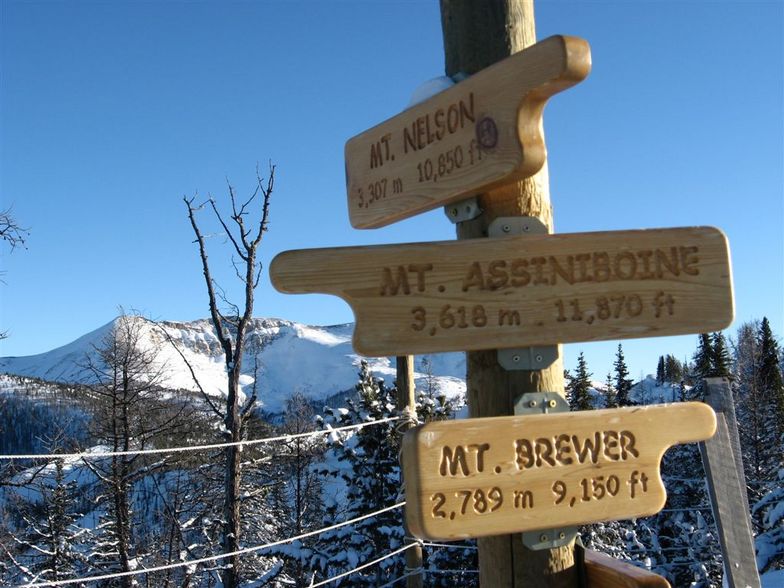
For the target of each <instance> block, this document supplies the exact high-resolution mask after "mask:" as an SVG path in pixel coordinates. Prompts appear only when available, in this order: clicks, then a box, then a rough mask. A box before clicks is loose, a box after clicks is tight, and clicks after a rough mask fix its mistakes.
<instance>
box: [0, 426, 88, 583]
mask: <svg viewBox="0 0 784 588" xmlns="http://www.w3.org/2000/svg"><path fill="white" fill-rule="evenodd" d="M62 441H63V439H62V438H61V437H60V436H57V437H56V438H52V439H50V440H49V442H47V443H46V445H47V446H48V447H49V448H50V449H49V451H50V452H52V453H59V452H60V443H61V442H62ZM70 469H71V464H69V465H68V470H70ZM67 473H68V472H67V471H66V464H65V463H64V461H63V460H62V459H55V460H53V461H52V462H50V463H49V464H46V465H44V466H42V467H40V469H37V471H36V473H34V474H32V475H31V476H30V480H29V481H28V483H27V485H26V488H25V489H26V492H25V493H24V494H20V495H17V498H18V500H17V501H16V502H18V503H20V504H19V513H18V516H19V518H20V523H21V524H20V525H19V530H18V531H17V532H15V533H12V534H11V537H12V540H13V545H3V548H4V550H5V551H6V555H7V557H8V561H9V563H12V564H14V565H13V566H9V569H11V570H13V571H12V573H11V574H9V575H8V576H6V578H5V579H6V580H7V581H8V580H11V582H10V583H11V584H17V583H19V584H21V583H22V582H25V583H27V582H57V581H59V580H66V579H70V578H73V577H78V576H79V575H80V574H83V573H85V571H86V570H88V569H89V564H88V561H87V558H86V557H85V556H84V554H83V552H82V551H83V546H84V545H85V543H86V541H87V540H88V538H89V530H88V529H87V528H83V527H80V526H79V525H78V524H77V523H78V521H79V518H80V517H81V514H80V513H79V512H78V502H79V500H78V494H77V493H78V489H77V485H76V482H75V480H73V479H69V477H68V475H67ZM6 500H8V497H6ZM14 548H15V549H14ZM11 549H14V551H16V556H15V557H14V556H12V555H11ZM0 569H1V568H0Z"/></svg>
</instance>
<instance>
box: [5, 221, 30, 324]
mask: <svg viewBox="0 0 784 588" xmlns="http://www.w3.org/2000/svg"><path fill="white" fill-rule="evenodd" d="M29 234H30V233H29V232H28V230H27V229H25V228H23V227H22V226H21V225H20V224H19V223H18V222H17V221H16V219H15V218H14V217H13V215H12V214H11V209H10V208H6V209H5V210H3V211H0V240H2V241H5V242H6V243H8V245H9V246H10V247H11V250H12V251H13V250H14V249H15V248H16V247H24V246H25V238H26V237H27V236H28V235H29ZM3 273H5V272H0V276H2V275H3ZM0 282H2V279H0ZM7 337H8V331H0V340H2V339H5V338H7Z"/></svg>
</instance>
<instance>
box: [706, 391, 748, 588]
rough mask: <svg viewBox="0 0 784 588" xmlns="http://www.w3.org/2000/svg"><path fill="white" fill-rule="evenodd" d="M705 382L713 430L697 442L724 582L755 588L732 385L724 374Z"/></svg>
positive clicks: (734, 585)
mask: <svg viewBox="0 0 784 588" xmlns="http://www.w3.org/2000/svg"><path fill="white" fill-rule="evenodd" d="M705 383H706V385H707V389H708V390H707V394H706V395H705V402H706V403H707V404H708V405H709V406H710V407H711V408H713V410H715V411H716V434H715V435H714V436H713V438H712V439H709V440H708V441H705V442H703V443H700V453H701V454H702V462H703V464H704V465H705V474H706V476H707V478H708V492H709V494H710V500H711V507H712V509H713V518H714V519H715V520H716V526H717V527H718V529H719V543H720V544H721V555H722V558H723V559H724V576H725V578H724V580H725V584H726V585H727V586H729V587H730V588H759V586H760V579H759V574H758V573H757V562H756V558H755V555H754V539H753V537H752V534H751V521H750V520H749V503H748V497H747V496H746V476H745V475H744V473H743V460H742V458H741V454H740V439H739V438H738V423H737V421H736V419H735V404H734V402H733V399H732V389H731V388H730V383H729V381H728V380H727V379H725V378H706V379H705Z"/></svg>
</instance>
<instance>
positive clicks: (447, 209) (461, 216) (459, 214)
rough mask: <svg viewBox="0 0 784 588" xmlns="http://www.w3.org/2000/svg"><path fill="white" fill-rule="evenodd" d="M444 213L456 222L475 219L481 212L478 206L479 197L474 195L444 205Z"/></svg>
mask: <svg viewBox="0 0 784 588" xmlns="http://www.w3.org/2000/svg"><path fill="white" fill-rule="evenodd" d="M444 214H446V217H447V218H448V219H449V220H450V221H452V222H453V223H454V224H457V223H462V222H464V221H469V220H473V219H475V218H476V217H478V216H479V215H480V214H482V209H481V208H479V199H478V198H477V197H476V196H471V197H470V198H466V199H465V200H460V201H459V202H452V204H447V205H446V206H444Z"/></svg>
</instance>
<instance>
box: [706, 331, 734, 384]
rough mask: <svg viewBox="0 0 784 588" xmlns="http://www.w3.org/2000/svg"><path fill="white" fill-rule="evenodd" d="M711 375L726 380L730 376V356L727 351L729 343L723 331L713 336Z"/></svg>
mask: <svg viewBox="0 0 784 588" xmlns="http://www.w3.org/2000/svg"><path fill="white" fill-rule="evenodd" d="M710 375H711V376H712V377H716V378H726V377H729V375H730V354H729V351H728V350H727V341H726V340H725V339H724V335H723V334H722V333H721V331H717V332H716V333H713V335H712V336H711V371H710Z"/></svg>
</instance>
